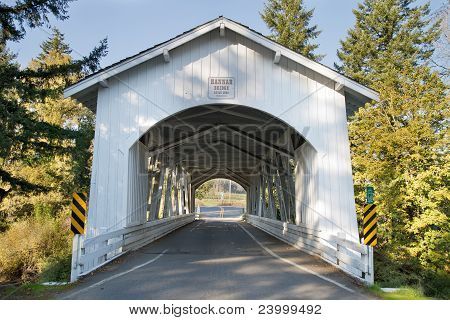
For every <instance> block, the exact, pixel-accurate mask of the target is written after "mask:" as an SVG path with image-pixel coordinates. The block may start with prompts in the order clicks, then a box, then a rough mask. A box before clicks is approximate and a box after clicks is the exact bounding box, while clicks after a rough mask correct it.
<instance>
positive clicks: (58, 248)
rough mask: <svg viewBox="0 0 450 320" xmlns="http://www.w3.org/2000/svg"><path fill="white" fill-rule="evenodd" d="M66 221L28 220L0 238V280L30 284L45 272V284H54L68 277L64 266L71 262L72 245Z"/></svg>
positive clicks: (59, 218)
mask: <svg viewBox="0 0 450 320" xmlns="http://www.w3.org/2000/svg"><path fill="white" fill-rule="evenodd" d="M66 220H67V219H65V218H62V217H57V218H48V217H40V218H28V219H25V220H21V221H18V222H15V223H13V224H12V225H11V226H10V228H9V229H8V230H7V231H6V232H4V233H3V234H0V278H1V280H16V279H21V280H32V279H36V278H37V277H38V276H40V274H41V273H43V272H44V275H45V278H46V279H47V280H49V281H50V280H53V281H56V280H61V277H62V275H67V267H65V266H64V265H65V264H67V262H68V261H69V259H70V254H71V242H70V236H69V232H68V226H67V221H66ZM68 268H70V262H69V267H68ZM52 270H53V272H56V274H55V276H53V275H52V274H51V273H52ZM64 270H65V271H64ZM55 277H56V278H57V279H55V280H54V279H53V278H55Z"/></svg>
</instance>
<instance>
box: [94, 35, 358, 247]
mask: <svg viewBox="0 0 450 320" xmlns="http://www.w3.org/2000/svg"><path fill="white" fill-rule="evenodd" d="M273 56H274V52H272V51H271V50H269V49H267V48H265V47H262V46H261V45H259V44H256V43H253V42H252V41H250V40H248V39H247V38H245V37H243V36H242V35H239V34H236V33H234V32H232V31H231V30H228V29H227V30H226V35H225V36H224V37H220V36H219V31H218V30H214V31H211V32H210V33H207V34H205V35H203V36H201V37H198V38H196V39H194V40H192V41H191V42H189V43H186V44H184V45H182V46H180V47H177V48H175V49H173V50H171V51H170V62H168V63H166V62H164V60H163V59H162V57H161V56H159V57H156V58H154V59H152V60H150V61H147V62H145V63H143V64H141V65H139V66H137V67H134V68H132V69H130V70H127V71H125V72H123V73H121V74H119V75H117V76H116V77H113V78H112V79H110V81H109V88H100V89H99V94H98V102H97V123H96V132H95V148H94V161H93V173H92V180H91V185H92V188H91V193H90V216H89V223H88V228H89V232H88V234H89V236H93V235H96V234H99V233H101V232H102V230H104V229H105V228H107V229H111V228H121V227H123V226H124V225H125V222H124V221H126V219H127V218H126V216H127V213H128V212H129V210H138V209H137V208H139V206H141V205H142V203H143V202H142V201H144V202H145V201H146V200H143V199H145V198H146V196H145V195H146V190H145V189H144V187H142V186H141V184H142V185H145V186H147V185H148V183H147V181H145V182H144V178H143V177H145V174H142V175H137V174H136V173H137V172H139V170H141V169H142V168H141V169H139V167H140V166H141V165H143V162H142V161H143V159H144V158H142V159H141V158H140V157H144V153H143V152H138V151H139V150H140V149H141V148H142V146H139V144H136V141H138V139H139V137H140V136H141V135H142V134H144V133H145V132H146V131H147V130H148V129H149V128H151V127H152V126H153V125H154V124H156V123H158V122H159V121H161V120H163V119H164V118H166V117H168V116H170V115H172V114H174V113H175V112H178V111H181V110H183V109H187V108H189V107H192V106H197V105H204V104H216V103H225V104H237V105H244V106H249V107H252V108H256V109H259V110H262V111H265V112H269V113H271V114H272V115H273V116H275V117H278V118H279V119H281V120H282V121H285V122H286V123H287V124H289V125H290V126H292V127H293V128H295V129H296V130H297V131H298V132H299V133H300V134H302V135H303V136H304V137H305V138H306V140H307V141H308V143H307V144H305V145H304V146H303V147H302V152H301V153H302V156H301V158H302V161H303V165H304V166H305V168H304V169H303V170H299V172H302V174H303V175H304V177H302V178H301V179H303V180H304V184H305V187H304V188H303V189H302V192H301V195H300V196H301V198H302V201H304V204H303V205H302V206H301V208H302V221H303V220H304V222H305V223H306V224H308V225H310V226H312V227H316V228H321V229H324V230H326V231H330V232H333V233H336V232H340V231H344V232H345V233H347V234H349V236H350V237H353V238H357V237H358V231H357V224H356V214H355V205H354V195H353V182H352V175H351V163H350V149H349V142H348V132H347V123H346V114H345V97H344V96H343V95H342V94H341V93H338V92H335V90H334V82H333V81H331V80H330V79H328V78H325V77H323V76H321V75H319V74H317V73H315V72H313V71H311V70H310V69H308V68H306V67H304V66H302V65H299V64H298V63H296V62H294V61H291V60H289V59H287V58H286V57H283V56H282V57H281V60H280V62H279V63H278V64H274V63H273ZM211 76H220V77H233V78H234V79H235V98H234V99H209V97H208V78H209V77H211ZM133 148H135V149H133ZM141 151H142V150H141ZM136 157H137V158H136ZM144 162H145V161H144ZM131 163H134V165H133V166H135V167H136V168H135V167H129V164H130V166H131ZM254 183H257V182H256V181H254ZM128 186H129V187H130V189H129V190H127V187H128ZM253 189H254V186H253V187H252V186H251V187H249V190H250V191H251V192H253V191H252V190H253ZM249 206H250V207H251V208H254V204H249ZM142 212H145V210H144V211H142ZM142 212H140V211H139V215H140V214H142ZM139 215H137V216H138V218H136V219H137V220H136V221H135V220H133V221H128V223H138V222H139V221H140V220H139V219H140V216H139ZM144 216H145V213H144Z"/></svg>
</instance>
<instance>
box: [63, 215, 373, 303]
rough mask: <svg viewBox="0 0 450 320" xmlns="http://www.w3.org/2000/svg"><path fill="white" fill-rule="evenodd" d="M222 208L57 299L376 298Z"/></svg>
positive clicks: (147, 247)
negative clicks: (220, 210)
mask: <svg viewBox="0 0 450 320" xmlns="http://www.w3.org/2000/svg"><path fill="white" fill-rule="evenodd" d="M224 210H225V214H224V217H225V218H224V219H221V218H219V214H217V213H207V214H206V215H205V216H203V217H202V219H201V220H198V221H195V222H194V223H191V224H189V225H186V226H184V227H182V228H180V229H178V230H176V231H174V232H173V233H171V234H169V235H167V236H166V237H164V238H161V239H159V240H157V241H155V242H153V243H151V244H149V245H147V246H145V247H142V248H140V249H139V250H137V251H135V252H133V253H131V254H129V255H127V256H126V257H123V258H121V259H120V260H118V261H117V262H116V263H112V264H110V265H107V266H106V267H104V268H103V269H102V270H101V271H98V272H96V273H95V274H93V275H91V276H88V277H86V278H84V279H82V280H81V281H80V282H79V284H78V285H76V287H74V288H73V289H72V290H71V291H69V292H66V293H65V294H64V295H62V296H60V297H59V298H63V299H64V298H68V299H368V298H371V297H370V296H369V295H368V294H367V293H365V292H364V290H363V289H362V288H361V287H360V286H359V285H358V284H357V283H356V282H355V281H354V280H353V279H351V278H350V277H348V276H347V275H345V274H344V273H343V272H341V271H339V270H338V269H335V268H334V267H332V266H330V265H329V264H327V263H325V262H324V261H322V260H321V259H319V258H317V257H314V256H311V255H308V254H306V253H303V252H301V251H299V250H297V249H295V248H293V247H291V246H289V245H287V244H285V243H283V242H281V241H279V240H278V239H276V238H273V237H272V236H270V235H268V234H266V233H264V232H263V231H261V230H259V229H257V228H255V227H253V226H251V225H249V224H246V223H243V222H240V221H239V220H238V219H237V218H236V217H232V216H231V214H230V215H227V213H226V210H227V208H224ZM227 217H228V218H227ZM245 231H247V232H245ZM251 235H252V236H253V237H251ZM314 273H315V274H314ZM318 275H319V276H318ZM336 283H337V284H339V285H340V286H338V285H337V284H336Z"/></svg>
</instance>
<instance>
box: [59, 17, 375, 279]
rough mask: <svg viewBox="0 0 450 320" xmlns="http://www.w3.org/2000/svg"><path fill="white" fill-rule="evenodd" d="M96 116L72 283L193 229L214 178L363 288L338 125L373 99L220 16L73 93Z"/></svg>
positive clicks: (367, 259)
mask: <svg viewBox="0 0 450 320" xmlns="http://www.w3.org/2000/svg"><path fill="white" fill-rule="evenodd" d="M65 96H66V97H72V98H74V99H77V100H78V101H80V102H81V103H83V104H85V105H86V106H88V107H89V108H91V109H92V110H93V111H95V113H96V129H95V138H94V156H93V166H92V177H91V186H90V193H89V209H88V216H87V222H86V227H87V229H86V234H85V235H80V236H76V237H75V238H74V249H73V259H72V260H73V262H72V280H76V279H77V278H78V277H79V276H82V275H85V274H87V273H89V272H91V271H92V270H95V269H96V268H98V267H100V266H102V265H104V264H105V263H108V262H109V261H111V260H112V259H115V258H117V257H119V256H120V255H122V254H123V253H124V252H128V251H130V250H135V249H137V248H140V247H142V246H144V245H146V244H148V243H150V242H152V241H154V240H155V239H158V238H161V237H163V236H164V235H166V234H168V233H170V232H172V231H174V230H176V229H177V228H179V227H181V226H184V225H186V224H188V223H191V222H192V221H194V219H195V190H196V189H197V188H198V187H199V186H200V185H201V184H202V183H204V182H206V181H208V180H210V179H214V178H224V179H231V180H233V181H236V182H237V183H239V184H240V185H242V186H243V187H244V188H245V190H246V193H247V200H246V204H245V208H244V209H245V210H244V218H245V220H246V221H247V222H248V223H250V224H252V225H254V226H256V227H258V228H259V229H261V230H263V231H265V232H267V233H269V234H271V235H273V236H275V237H277V238H279V239H281V240H283V241H284V242H287V243H289V244H291V245H293V246H295V247H297V248H300V249H302V250H305V251H307V252H309V253H311V254H314V255H317V256H319V257H321V258H322V259H324V260H326V261H327V262H329V263H331V264H333V265H335V266H337V267H339V268H341V269H342V270H344V271H345V272H347V273H349V274H351V275H352V276H354V277H356V278H358V279H360V280H362V281H366V282H369V283H370V282H371V281H372V280H373V279H372V277H373V270H372V264H371V251H370V248H368V247H367V246H364V245H361V244H360V239H359V232H358V224H357V218H356V209H355V200H354V193H353V181H352V171H351V161H350V148H349V139H348V130H347V117H348V116H349V115H351V114H352V113H353V112H354V110H356V109H357V108H358V107H359V106H361V105H363V104H364V103H365V102H368V101H370V100H373V99H375V100H376V99H378V96H377V93H376V92H374V91H373V90H371V89H370V88H367V87H365V86H362V85H360V84H358V83H356V82H355V81H353V80H351V79H348V78H346V77H344V76H342V75H341V74H339V73H337V72H336V71H334V70H331V69H329V68H327V67H325V66H323V65H321V64H319V63H317V62H314V61H311V60H309V59H307V58H305V57H303V56H301V55H299V54H297V53H295V52H293V51H291V50H289V49H287V48H285V47H283V46H281V45H280V44H278V43H275V42H274V41H272V40H270V39H268V38H266V37H264V36H262V35H261V34H259V33H257V32H255V31H254V30H251V29H250V28H248V27H245V26H243V25H241V24H239V23H237V22H234V21H232V20H230V19H227V18H224V17H219V18H217V19H214V20H212V21H209V22H207V23H205V24H203V25H201V26H198V27H196V28H194V29H192V30H190V31H188V32H185V33H183V34H181V35H179V36H177V37H175V38H173V39H171V40H168V41H166V42H164V43H162V44H159V45H156V46H154V47H152V48H150V49H147V50H145V51H143V52H140V53H138V54H136V55H134V56H132V57H129V58H126V59H124V60H121V61H119V62H118V63H115V64H113V65H111V66H109V67H107V68H104V69H102V70H100V71H98V72H96V73H94V74H92V75H89V76H88V77H86V78H85V79H83V80H81V81H80V82H78V83H76V84H74V85H73V86H71V87H69V88H67V89H66V91H65Z"/></svg>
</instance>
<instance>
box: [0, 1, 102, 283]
mask: <svg viewBox="0 0 450 320" xmlns="http://www.w3.org/2000/svg"><path fill="white" fill-rule="evenodd" d="M69 2H70V1H68V0H56V1H55V0H39V1H36V0H22V1H16V3H15V4H14V5H10V6H8V5H4V4H0V23H1V24H2V29H1V31H0V32H1V41H0V106H1V107H0V126H1V127H2V130H1V131H0V232H1V231H5V230H6V231H5V232H4V233H3V234H0V242H1V243H0V278H3V280H13V279H16V278H19V279H22V280H28V279H36V278H37V277H39V278H41V280H48V281H49V280H52V281H58V280H67V278H68V275H69V272H70V254H71V241H70V238H71V237H70V234H69V233H70V232H69V219H68V216H69V207H68V205H69V202H70V195H71V193H72V192H73V191H75V190H76V191H86V189H87V187H88V181H89V172H90V170H89V168H90V161H91V160H90V159H91V155H92V150H91V149H92V147H91V142H92V138H93V124H94V115H93V114H92V112H91V111H90V110H88V109H87V108H85V107H84V106H82V105H81V104H79V103H77V102H76V101H74V100H72V99H64V98H63V96H62V90H63V89H64V88H65V87H66V86H67V85H69V84H72V83H74V82H76V81H78V80H79V79H81V78H82V77H83V76H85V75H86V74H88V73H90V72H93V71H95V70H96V69H98V67H99V61H100V59H101V58H102V57H103V56H104V55H105V54H106V39H105V40H103V41H101V42H100V44H99V45H98V46H97V47H96V48H94V50H93V51H92V52H91V53H90V54H89V55H88V56H86V57H83V58H81V59H79V60H74V59H73V58H72V57H71V49H70V47H69V45H68V44H66V43H65V41H64V35H63V34H62V33H61V32H59V31H58V30H57V29H53V33H52V35H51V37H50V38H49V39H48V40H46V41H44V43H42V45H41V49H42V51H41V53H40V54H39V55H38V56H37V57H36V58H35V59H33V60H32V61H31V62H30V64H29V65H28V67H26V68H21V67H20V66H19V65H18V64H17V63H16V62H15V56H14V54H12V53H11V52H10V51H9V50H8V49H7V44H8V42H10V41H19V40H20V39H22V38H23V36H24V35H25V30H26V29H25V27H31V28H34V27H39V26H42V25H44V24H48V21H49V16H51V15H52V16H54V17H56V18H57V19H65V18H67V8H68V3H69Z"/></svg>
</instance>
